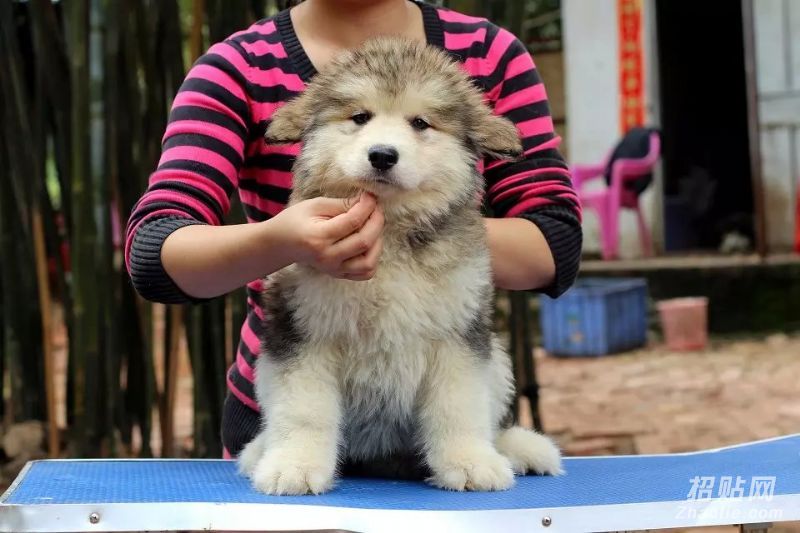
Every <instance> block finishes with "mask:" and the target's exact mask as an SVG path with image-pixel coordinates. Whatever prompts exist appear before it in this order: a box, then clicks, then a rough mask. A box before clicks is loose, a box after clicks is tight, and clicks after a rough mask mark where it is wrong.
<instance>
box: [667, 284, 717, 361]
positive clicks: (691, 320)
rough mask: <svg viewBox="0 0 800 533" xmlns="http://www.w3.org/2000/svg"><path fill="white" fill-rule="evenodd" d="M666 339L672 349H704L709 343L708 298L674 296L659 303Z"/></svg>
mask: <svg viewBox="0 0 800 533" xmlns="http://www.w3.org/2000/svg"><path fill="white" fill-rule="evenodd" d="M658 313H659V315H660V317H661V327H662V329H663V331H664V341H665V342H666V344H667V347H668V348H669V349H671V350H678V351H690V350H702V349H704V348H705V347H706V345H707V344H708V298H703V297H698V298H674V299H671V300H664V301H661V302H659V303H658Z"/></svg>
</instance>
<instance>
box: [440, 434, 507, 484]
mask: <svg viewBox="0 0 800 533" xmlns="http://www.w3.org/2000/svg"><path fill="white" fill-rule="evenodd" d="M437 455H438V458H436V459H434V460H431V459H430V458H429V463H430V467H431V470H433V476H432V477H431V478H430V479H429V480H428V481H429V482H430V483H431V484H433V485H435V486H437V487H440V488H443V489H449V490H457V491H464V490H469V491H498V490H506V489H508V488H510V487H511V486H512V485H513V484H514V471H513V470H512V468H511V463H510V462H509V461H508V459H506V458H505V457H503V456H502V455H500V454H499V453H497V451H496V450H495V449H494V448H492V447H491V446H490V445H488V444H473V445H468V446H464V445H460V446H459V445H454V446H450V447H449V448H448V449H446V450H444V451H443V452H442V453H440V454H437Z"/></svg>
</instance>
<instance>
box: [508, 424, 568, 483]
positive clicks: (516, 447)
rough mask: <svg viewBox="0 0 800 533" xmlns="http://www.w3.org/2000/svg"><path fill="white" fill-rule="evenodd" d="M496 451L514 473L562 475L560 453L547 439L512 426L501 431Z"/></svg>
mask: <svg viewBox="0 0 800 533" xmlns="http://www.w3.org/2000/svg"><path fill="white" fill-rule="evenodd" d="M495 446H496V448H497V451H499V452H500V453H501V454H502V455H504V456H505V457H506V458H508V460H509V461H510V462H511V465H512V467H513V469H514V472H515V473H518V474H528V473H531V472H533V473H536V474H542V475H552V476H557V475H561V474H563V473H564V466H563V463H562V460H561V451H560V450H559V449H558V446H556V444H555V443H554V442H553V440H552V439H550V438H549V437H547V436H545V435H542V434H540V433H536V432H534V431H531V430H529V429H525V428H522V427H519V426H514V427H511V428H509V429H506V430H503V431H501V433H500V434H499V435H498V437H497V440H496V441H495Z"/></svg>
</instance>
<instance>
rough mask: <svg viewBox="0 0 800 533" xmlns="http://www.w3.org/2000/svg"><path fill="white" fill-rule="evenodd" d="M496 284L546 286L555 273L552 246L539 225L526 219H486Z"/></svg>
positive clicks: (513, 287)
mask: <svg viewBox="0 0 800 533" xmlns="http://www.w3.org/2000/svg"><path fill="white" fill-rule="evenodd" d="M484 221H485V224H486V232H487V237H488V240H489V249H490V251H491V254H492V271H493V275H494V284H495V286H496V287H498V288H500V289H506V290H517V291H521V290H530V289H538V288H542V287H547V286H548V285H550V284H551V283H553V280H554V279H555V275H556V267H555V261H554V259H553V254H552V252H551V251H550V246H549V245H548V243H547V240H546V239H545V238H544V234H542V232H541V230H539V228H538V226H536V224H534V223H533V222H531V221H529V220H525V219H523V218H486V219H484Z"/></svg>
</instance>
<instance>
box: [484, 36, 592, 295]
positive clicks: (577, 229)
mask: <svg viewBox="0 0 800 533" xmlns="http://www.w3.org/2000/svg"><path fill="white" fill-rule="evenodd" d="M492 29H493V31H492V35H490V36H489V37H490V38H487V41H486V51H485V62H484V65H485V66H484V69H483V72H482V74H483V76H482V81H483V83H484V85H485V87H486V91H487V98H488V101H489V103H490V105H492V106H493V108H494V112H495V113H496V114H498V115H502V116H504V117H506V118H508V119H509V120H511V121H512V122H514V123H515V124H516V126H517V129H518V130H519V132H520V136H521V137H522V146H523V153H524V156H523V157H522V158H521V159H519V160H517V161H513V162H508V161H497V160H487V161H486V162H485V167H484V176H485V179H486V186H487V200H488V202H489V204H490V206H491V208H492V211H493V212H494V214H495V216H499V217H521V218H525V219H527V220H530V221H531V222H533V223H535V224H536V225H537V226H538V227H539V229H540V230H541V231H542V233H543V234H544V237H545V239H546V240H547V242H548V244H549V246H550V249H551V251H552V254H553V258H554V260H555V265H556V279H555V281H554V282H553V283H552V285H551V286H549V287H545V288H542V289H539V290H538V292H543V293H545V294H547V295H549V296H552V297H557V296H559V295H561V294H563V293H564V292H565V291H566V290H567V289H568V288H569V287H570V286H571V285H572V284H573V283H574V281H575V279H576V277H577V274H578V268H579V266H580V256H581V248H582V245H583V232H582V228H581V207H580V203H579V201H578V197H577V194H576V192H575V190H574V188H573V186H572V180H571V176H570V172H569V167H568V166H567V163H566V162H565V161H564V157H563V156H562V155H561V153H560V151H559V145H560V142H561V139H560V137H558V136H557V135H556V133H555V130H554V127H553V120H552V117H551V115H550V106H549V103H548V100H547V93H546V90H545V87H544V83H543V82H542V80H541V78H540V76H539V73H538V72H537V70H536V66H535V64H534V62H533V58H532V57H531V55H530V53H529V52H528V50H527V49H526V48H525V45H523V44H522V43H521V42H520V41H519V40H518V39H517V38H516V37H515V36H514V35H513V34H512V33H510V32H509V31H507V30H504V29H502V28H496V27H495V28H492Z"/></svg>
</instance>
